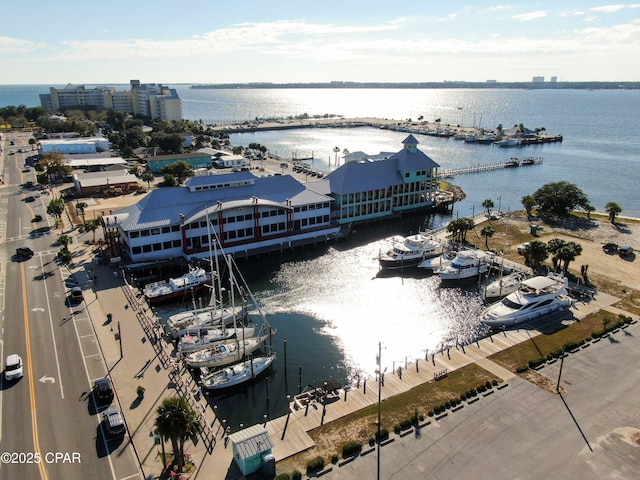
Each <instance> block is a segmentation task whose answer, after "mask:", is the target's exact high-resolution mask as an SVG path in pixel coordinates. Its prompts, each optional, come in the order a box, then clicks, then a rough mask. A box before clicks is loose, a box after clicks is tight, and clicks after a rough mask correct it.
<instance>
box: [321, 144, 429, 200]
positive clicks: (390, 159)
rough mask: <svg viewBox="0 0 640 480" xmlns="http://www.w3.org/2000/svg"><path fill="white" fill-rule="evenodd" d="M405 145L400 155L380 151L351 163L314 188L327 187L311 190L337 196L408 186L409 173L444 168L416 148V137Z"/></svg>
mask: <svg viewBox="0 0 640 480" xmlns="http://www.w3.org/2000/svg"><path fill="white" fill-rule="evenodd" d="M402 143H403V144H404V145H405V147H404V148H403V149H402V150H400V151H399V152H397V153H394V154H387V153H385V152H380V153H379V154H378V155H370V156H368V157H367V159H365V160H359V161H354V162H347V163H345V164H344V165H342V166H341V167H339V168H337V169H336V170H334V171H333V172H331V173H330V174H328V175H327V176H326V177H325V178H324V179H323V180H321V181H320V182H314V185H315V183H321V182H325V185H324V186H322V187H321V186H320V185H318V186H312V187H311V188H315V189H316V190H317V191H321V192H326V191H330V192H331V193H334V194H337V195H345V194H349V193H357V192H366V191H369V190H377V189H380V188H387V187H389V186H391V185H399V184H402V183H404V174H405V172H417V171H420V170H429V169H432V168H437V167H439V166H440V165H438V164H437V163H436V162H434V161H433V160H432V159H431V157H429V156H428V155H427V154H425V153H424V152H422V151H421V150H418V149H417V148H416V145H417V144H418V140H416V138H415V137H414V136H413V135H409V136H408V137H407V138H405V139H404V140H403V142H402ZM326 184H328V185H329V187H327V186H326Z"/></svg>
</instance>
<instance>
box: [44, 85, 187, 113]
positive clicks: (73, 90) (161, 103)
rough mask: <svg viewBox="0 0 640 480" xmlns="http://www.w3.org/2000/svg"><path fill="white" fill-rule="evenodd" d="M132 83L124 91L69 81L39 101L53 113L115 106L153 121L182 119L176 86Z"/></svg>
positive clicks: (53, 88)
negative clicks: (87, 86) (128, 88)
mask: <svg viewBox="0 0 640 480" xmlns="http://www.w3.org/2000/svg"><path fill="white" fill-rule="evenodd" d="M130 86H131V88H130V90H121V91H118V90H116V89H115V88H114V87H109V86H98V87H93V88H86V87H85V86H84V85H72V84H68V85H67V86H65V87H64V88H55V87H50V88H49V93H47V94H41V95H40V104H41V105H42V108H44V109H45V110H48V111H52V112H57V111H61V110H67V109H81V110H110V109H113V110H118V111H123V112H129V113H132V114H133V115H140V116H143V117H149V118H150V119H152V120H169V121H179V120H182V100H180V97H179V96H178V92H177V91H176V90H175V89H174V88H168V87H166V86H164V85H162V84H155V83H140V81H139V80H131V82H130Z"/></svg>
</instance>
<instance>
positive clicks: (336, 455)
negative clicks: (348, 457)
mask: <svg viewBox="0 0 640 480" xmlns="http://www.w3.org/2000/svg"><path fill="white" fill-rule="evenodd" d="M342 456H343V457H344V456H345V455H344V448H343V449H342ZM331 463H333V464H334V465H335V464H336V463H338V454H337V453H334V454H333V455H331Z"/></svg>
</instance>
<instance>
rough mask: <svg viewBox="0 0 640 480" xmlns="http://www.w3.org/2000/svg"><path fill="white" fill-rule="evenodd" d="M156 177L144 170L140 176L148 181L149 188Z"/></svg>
mask: <svg viewBox="0 0 640 480" xmlns="http://www.w3.org/2000/svg"><path fill="white" fill-rule="evenodd" d="M155 178H156V176H155V175H154V174H153V173H151V172H144V173H143V174H142V176H141V177H140V179H141V180H142V181H143V182H147V188H149V186H150V184H151V182H153V181H154V180H155Z"/></svg>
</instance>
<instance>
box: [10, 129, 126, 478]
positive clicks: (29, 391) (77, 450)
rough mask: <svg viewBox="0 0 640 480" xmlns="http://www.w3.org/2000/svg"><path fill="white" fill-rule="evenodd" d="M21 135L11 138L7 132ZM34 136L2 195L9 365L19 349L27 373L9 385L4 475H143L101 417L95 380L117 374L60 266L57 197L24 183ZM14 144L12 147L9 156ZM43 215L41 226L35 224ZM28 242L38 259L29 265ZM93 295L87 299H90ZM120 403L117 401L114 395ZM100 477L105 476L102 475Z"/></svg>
mask: <svg viewBox="0 0 640 480" xmlns="http://www.w3.org/2000/svg"><path fill="white" fill-rule="evenodd" d="M5 136H6V137H8V138H12V136H11V134H7V135H5ZM26 141H27V140H26V139H23V140H16V145H15V148H14V150H17V149H18V148H19V147H20V146H21V145H20V144H22V148H23V149H24V150H25V152H26V153H15V154H13V155H7V156H6V157H5V161H4V172H3V173H4V182H5V185H6V186H4V188H3V189H2V190H0V223H3V225H0V236H1V238H0V240H1V241H2V244H1V245H0V253H2V259H3V260H2V262H3V266H2V270H1V271H2V275H1V276H0V279H1V281H2V282H3V284H2V287H3V288H2V291H1V292H0V293H1V294H2V295H1V297H2V317H1V320H0V322H1V325H0V327H1V343H0V347H1V349H2V352H1V353H2V359H3V367H4V358H5V357H6V355H7V354H9V353H19V354H20V355H21V356H22V358H23V361H24V372H25V375H24V377H23V378H22V379H20V380H18V381H15V382H10V383H9V382H6V381H5V380H4V378H3V379H2V383H1V384H0V412H1V415H2V416H1V418H0V435H1V437H0V454H3V452H8V453H9V454H12V455H10V456H7V455H6V454H4V455H3V456H2V457H1V459H0V460H1V462H0V476H2V477H3V478H42V479H58V478H97V477H96V475H98V476H99V478H113V479H120V478H136V477H138V475H139V469H138V466H137V462H136V460H135V457H134V455H133V452H132V448H131V445H130V442H129V440H128V438H129V437H128V436H127V435H125V437H124V438H116V439H108V438H107V436H106V435H105V431H104V429H103V427H102V424H101V411H102V410H104V408H106V406H98V405H97V404H96V402H95V401H94V397H93V395H92V393H91V386H92V384H93V380H95V379H96V378H98V377H102V376H104V375H106V374H107V369H106V366H105V364H104V360H103V358H102V355H101V352H100V348H99V344H98V341H97V339H96V337H95V334H94V332H93V329H92V326H91V323H90V320H89V317H88V314H87V312H86V309H85V304H84V303H82V304H79V305H77V306H73V305H70V304H69V302H68V291H69V287H70V283H68V281H67V278H66V277H67V274H66V272H67V270H66V268H64V267H63V266H61V265H59V264H58V263H57V262H56V260H55V256H56V253H57V251H58V250H59V246H58V245H56V244H55V242H56V240H57V237H58V235H59V234H60V232H59V230H56V231H55V232H53V231H52V230H51V228H50V224H49V221H50V219H49V218H48V217H47V215H46V205H47V203H48V201H49V198H48V197H39V196H37V195H36V199H35V201H33V202H25V201H24V199H25V198H26V197H28V196H32V195H34V193H35V192H34V191H33V190H31V189H25V188H24V187H23V186H22V184H23V183H24V182H25V181H27V180H32V181H35V172H34V171H33V170H31V171H30V172H23V165H24V162H25V158H26V157H27V156H29V155H30V153H29V150H30V146H28V145H26V146H24V145H25V144H26ZM12 148H13V147H11V146H9V142H8V141H5V142H4V145H3V149H4V152H3V155H6V154H7V152H8V151H9V150H11V149H12ZM35 214H40V215H42V216H43V220H42V221H41V222H38V223H36V222H32V219H33V217H34V215H35ZM19 246H29V247H30V248H31V249H32V250H33V251H34V252H35V253H36V254H35V256H34V257H33V258H31V259H29V260H26V261H20V259H18V258H16V256H15V249H16V248H17V247H19ZM90 300H91V299H87V301H90ZM114 403H117V398H116V399H114ZM98 472H100V473H98Z"/></svg>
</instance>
